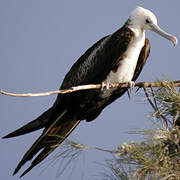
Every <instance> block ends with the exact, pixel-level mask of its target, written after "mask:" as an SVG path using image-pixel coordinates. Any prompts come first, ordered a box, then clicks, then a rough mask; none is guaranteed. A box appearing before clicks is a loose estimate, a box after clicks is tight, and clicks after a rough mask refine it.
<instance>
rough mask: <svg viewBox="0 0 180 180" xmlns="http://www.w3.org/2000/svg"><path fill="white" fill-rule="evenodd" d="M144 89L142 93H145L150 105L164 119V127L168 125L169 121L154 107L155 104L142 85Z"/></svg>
mask: <svg viewBox="0 0 180 180" xmlns="http://www.w3.org/2000/svg"><path fill="white" fill-rule="evenodd" d="M143 89H144V93H145V95H146V98H147V100H148V101H149V103H150V105H151V106H152V108H153V109H154V111H155V112H157V113H158V115H159V116H160V117H162V119H163V120H164V122H165V123H166V127H168V122H169V123H171V122H170V121H169V120H168V119H167V118H166V117H165V116H163V115H162V113H161V112H160V111H159V109H157V108H156V106H155V105H154V104H153V102H152V101H151V99H150V97H149V94H148V92H147V89H146V88H145V87H143Z"/></svg>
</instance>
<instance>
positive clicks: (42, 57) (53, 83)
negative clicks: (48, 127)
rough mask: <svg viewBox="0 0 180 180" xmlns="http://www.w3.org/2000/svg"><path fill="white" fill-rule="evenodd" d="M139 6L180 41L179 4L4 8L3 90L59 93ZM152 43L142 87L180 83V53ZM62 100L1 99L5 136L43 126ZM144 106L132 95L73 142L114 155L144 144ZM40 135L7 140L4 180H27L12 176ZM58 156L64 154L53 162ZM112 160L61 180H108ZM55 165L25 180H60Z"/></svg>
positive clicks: (138, 1) (79, 166) (14, 3)
mask: <svg viewBox="0 0 180 180" xmlns="http://www.w3.org/2000/svg"><path fill="white" fill-rule="evenodd" d="M139 5H140V6H142V7H145V8H148V9H150V10H152V11H153V12H154V13H155V15H156V16H157V18H158V24H159V26H160V27H161V28H162V29H164V30H165V31H167V32H169V33H171V34H173V35H175V36H177V37H178V38H179V37H180V21H179V17H180V11H179V7H180V1H179V0H174V1H169V0H158V1H156V0H151V1H142V0H133V1H132V0H126V1H119V0H111V1H109V0H98V1H97V0H91V1H90V0H76V1H73V0H66V1H65V0H64V1H63V0H59V1H58V0H51V1H50V0H31V1H30V0H1V1H0V59H1V66H0V82H1V83H0V89H3V90H6V91H10V92H17V93H24V92H41V91H50V90H56V89H58V88H59V87H60V84H61V82H62V80H63V78H64V76H65V74H66V72H67V71H68V70H69V68H70V67H71V66H72V64H73V63H74V62H75V61H76V60H77V59H78V58H79V56H81V55H82V54H83V53H84V52H85V51H86V49H88V48H89V47H90V46H91V45H92V44H93V43H95V42H96V41H97V40H99V39H100V38H101V37H103V36H105V35H107V34H110V33H113V32H114V31H116V30H117V29H118V28H120V27H121V26H122V25H123V24H124V22H125V21H126V20H127V18H128V16H129V13H130V12H131V11H132V10H133V9H134V8H135V7H136V6H139ZM146 35H147V37H148V39H149V40H150V42H151V46H152V48H151V54H150V57H149V58H148V62H147V64H146V66H145V67H144V69H143V72H142V74H141V75H140V77H139V79H138V80H139V81H152V80H155V79H157V78H158V79H161V78H162V74H165V75H166V77H168V78H169V79H174V80H179V67H180V60H179V52H180V49H179V45H177V46H176V47H173V45H172V43H171V42H169V41H168V40H166V39H164V38H162V37H160V36H158V35H157V34H155V33H153V32H147V33H146ZM55 98H56V96H48V97H36V98H16V97H8V96H2V95H1V96H0V107H1V108H0V120H1V131H0V136H1V137H2V136H4V135H6V134H7V133H9V132H11V131H12V130H15V129H16V128H18V127H20V126H22V125H24V124H25V123H27V122H29V121H31V120H32V119H35V118H36V117H37V116H38V115H40V114H41V113H42V112H43V111H45V110H46V109H48V108H49V107H50V106H51V105H52V104H53V102H54V100H55ZM142 100H143V96H142V91H139V92H138V93H137V94H134V93H133V94H132V98H131V100H129V99H128V97H127V95H126V94H125V95H124V96H123V97H122V98H120V99H119V100H117V101H116V102H114V103H113V104H111V105H110V106H109V107H107V108H106V109H105V110H104V111H103V113H102V114H101V115H100V116H99V117H98V118H97V119H96V120H95V121H93V122H90V123H87V122H85V121H83V122H81V123H80V125H79V126H78V127H77V128H76V129H75V130H74V132H73V133H72V134H71V136H69V139H72V140H75V141H78V142H80V143H83V144H85V145H88V146H98V147H102V148H107V149H111V148H113V147H114V148H115V147H116V146H117V145H120V144H121V143H122V142H124V141H126V142H129V141H132V140H138V138H139V136H137V135H130V134H127V131H129V130H134V129H138V128H143V127H148V126H150V125H151V123H150V118H149V112H150V111H151V108H150V106H149V105H148V104H147V103H144V102H143V101H142ZM40 133H41V131H37V132H34V133H31V134H29V135H24V136H21V137H17V138H13V139H6V140H2V139H1V140H0V158H1V173H0V179H6V180H16V179H19V178H18V175H17V176H12V173H13V171H14V168H15V167H16V165H17V163H18V162H19V160H20V159H21V158H22V156H23V155H24V153H25V152H26V150H27V149H28V148H29V147H30V146H31V144H32V143H33V142H34V140H35V139H36V138H37V137H38V136H39V135H40ZM58 153H60V149H57V150H56V151H55V152H54V153H53V154H52V155H51V156H50V157H49V159H51V158H53V157H54V155H56V154H58ZM107 158H111V156H110V155H109V154H107V153H103V152H97V151H93V150H92V151H87V152H85V153H83V155H82V156H80V158H79V160H78V161H76V162H75V163H74V164H73V165H72V166H70V167H69V169H66V170H65V172H64V173H63V174H62V176H61V177H59V179H65V180H67V179H83V180H84V179H86V180H88V179H101V178H99V174H100V173H102V172H104V167H103V166H102V165H100V164H99V163H102V162H104V160H105V159H107ZM49 163H50V161H48V160H47V161H46V163H42V164H41V165H40V166H37V167H36V168H34V169H33V170H32V171H31V172H30V173H29V174H28V175H26V176H25V177H24V180H31V179H38V180H41V179H43V180H44V179H56V178H57V175H58V172H59V168H60V167H62V166H63V164H61V161H58V162H56V164H55V165H54V166H49V167H47V166H48V164H49ZM25 167H27V166H26V165H25ZM73 167H75V168H74V169H73ZM21 172H22V171H21Z"/></svg>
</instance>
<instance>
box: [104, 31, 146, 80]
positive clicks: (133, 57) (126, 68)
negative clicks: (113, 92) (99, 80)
mask: <svg viewBox="0 0 180 180" xmlns="http://www.w3.org/2000/svg"><path fill="white" fill-rule="evenodd" d="M135 34H136V32H135ZM144 42H145V35H144V33H142V34H141V35H138V34H137V36H135V37H134V39H133V41H132V42H131V44H130V45H129V47H128V49H127V50H126V52H124V53H123V56H122V57H123V59H122V60H120V63H119V66H118V69H117V70H116V71H111V72H110V73H109V74H108V76H107V78H106V80H105V81H104V83H123V82H129V81H131V80H132V78H133V75H134V71H135V68H136V64H137V61H138V58H139V54H140V52H141V49H142V47H143V46H144Z"/></svg>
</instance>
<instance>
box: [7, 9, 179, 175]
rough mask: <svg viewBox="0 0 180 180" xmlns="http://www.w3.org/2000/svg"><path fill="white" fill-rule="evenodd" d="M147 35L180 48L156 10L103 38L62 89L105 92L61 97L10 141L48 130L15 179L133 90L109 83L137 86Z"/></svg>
mask: <svg viewBox="0 0 180 180" xmlns="http://www.w3.org/2000/svg"><path fill="white" fill-rule="evenodd" d="M146 30H151V31H154V32H156V33H158V34H159V35H161V36H163V37H164V38H166V39H168V40H170V41H172V42H173V44H174V45H176V44H177V38H176V37H174V36H172V35H170V34H168V33H166V32H165V31H163V30H162V29H160V27H159V26H158V24H157V18H156V16H155V15H154V14H153V13H152V12H151V11H150V10H147V9H144V8H142V7H137V8H135V10H133V11H132V13H131V14H130V16H129V18H128V20H127V21H126V22H125V24H124V25H123V26H122V27H121V28H120V29H118V30H117V31H116V32H114V33H112V34H110V35H107V36H106V37H103V38H102V39H100V40H99V41H98V42H96V43H95V44H94V45H93V46H92V47H90V48H89V49H88V50H87V51H86V52H85V53H84V54H83V55H82V56H81V57H80V58H79V59H78V60H77V62H75V64H74V65H73V66H72V67H71V69H70V71H69V72H68V73H67V74H66V76H65V78H64V80H63V83H62V85H61V87H60V89H69V88H71V87H72V86H78V85H87V84H100V83H101V84H102V86H104V85H105V88H102V89H96V90H81V91H77V92H73V93H69V94H59V95H58V96H57V99H56V101H55V103H54V104H53V106H52V107H51V108H50V109H48V110H47V111H46V112H44V113H43V114H42V115H41V116H39V117H38V118H37V119H35V120H33V121H31V122H29V123H28V124H26V125H25V126H23V127H21V128H19V129H17V130H16V131H14V132H12V133H10V134H8V135H7V136H5V137H4V138H10V137H15V136H19V135H23V134H26V133H29V132H32V131H35V130H38V129H41V128H44V131H43V132H42V134H41V136H40V137H39V138H38V139H37V140H36V141H35V143H34V144H33V145H32V146H31V148H30V149H29V150H28V151H27V152H26V153H25V155H24V156H23V158H22V160H21V161H20V162H19V164H18V165H17V167H16V169H15V171H14V174H16V173H17V172H18V171H19V170H20V168H21V167H22V166H23V165H24V164H25V163H26V162H27V161H29V160H31V159H33V157H34V156H35V155H37V156H36V157H35V159H34V160H33V161H32V163H31V165H30V166H29V168H27V169H26V170H25V171H24V173H23V174H22V175H21V176H20V177H22V176H24V175H25V174H26V173H28V172H29V171H30V170H31V169H32V168H33V167H34V166H36V165H37V164H39V163H40V162H41V161H42V160H43V159H44V158H46V157H47V156H48V155H49V154H50V153H51V152H52V151H54V149H55V148H57V147H58V146H59V145H60V144H61V143H62V142H63V141H64V139H65V138H66V137H67V136H68V135H69V134H70V133H71V132H72V131H73V130H74V128H75V127H76V126H77V125H78V124H79V123H80V122H81V120H86V121H92V120H94V119H95V118H96V117H97V116H98V115H99V114H100V113H101V112H102V110H103V109H104V108H105V107H106V106H108V105H109V104H111V103H112V102H113V101H115V100H116V99H117V98H119V97H120V96H122V95H123V94H124V93H125V92H126V91H127V90H128V89H127V88H120V87H118V88H108V86H109V84H112V83H122V82H129V83H130V85H131V86H133V82H134V81H135V80H136V79H137V78H138V76H139V74H140V72H141V71H142V68H143V66H144V64H145V62H146V60H147V58H148V56H149V53H150V43H149V40H148V39H147V38H145V31H146Z"/></svg>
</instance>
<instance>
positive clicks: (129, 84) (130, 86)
mask: <svg viewBox="0 0 180 180" xmlns="http://www.w3.org/2000/svg"><path fill="white" fill-rule="evenodd" d="M127 84H128V86H129V89H128V91H127V93H128V97H129V99H130V98H131V96H130V93H131V91H132V90H133V88H134V86H135V82H134V81H128V82H127Z"/></svg>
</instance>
